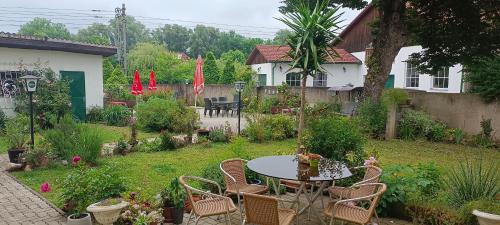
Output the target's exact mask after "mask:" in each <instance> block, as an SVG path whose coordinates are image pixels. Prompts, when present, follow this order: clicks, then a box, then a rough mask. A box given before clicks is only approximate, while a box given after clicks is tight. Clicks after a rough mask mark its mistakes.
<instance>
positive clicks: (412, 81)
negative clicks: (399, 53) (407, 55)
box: [405, 61, 420, 88]
mask: <svg viewBox="0 0 500 225" xmlns="http://www.w3.org/2000/svg"><path fill="white" fill-rule="evenodd" d="M405 87H406V88H419V87H420V73H419V71H418V69H417V65H416V64H415V63H412V62H410V61H406V70H405Z"/></svg>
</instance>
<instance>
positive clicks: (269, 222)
mask: <svg viewBox="0 0 500 225" xmlns="http://www.w3.org/2000/svg"><path fill="white" fill-rule="evenodd" d="M243 200H244V201H243V204H244V205H245V220H243V224H246V223H251V224H259V225H290V224H292V222H293V219H294V218H295V217H296V216H297V214H298V212H297V211H298V205H295V206H296V207H295V210H293V209H285V208H278V201H286V202H290V203H293V202H292V201H288V200H284V199H277V198H274V197H270V196H263V195H256V194H249V193H243ZM296 223H297V224H299V222H298V219H297V220H296Z"/></svg>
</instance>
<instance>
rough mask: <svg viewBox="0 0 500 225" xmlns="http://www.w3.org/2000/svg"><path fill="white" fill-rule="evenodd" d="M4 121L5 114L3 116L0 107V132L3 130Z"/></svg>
mask: <svg viewBox="0 0 500 225" xmlns="http://www.w3.org/2000/svg"><path fill="white" fill-rule="evenodd" d="M6 123H7V116H5V112H4V111H3V110H1V109H0V133H2V134H3V132H4V131H5V124H6Z"/></svg>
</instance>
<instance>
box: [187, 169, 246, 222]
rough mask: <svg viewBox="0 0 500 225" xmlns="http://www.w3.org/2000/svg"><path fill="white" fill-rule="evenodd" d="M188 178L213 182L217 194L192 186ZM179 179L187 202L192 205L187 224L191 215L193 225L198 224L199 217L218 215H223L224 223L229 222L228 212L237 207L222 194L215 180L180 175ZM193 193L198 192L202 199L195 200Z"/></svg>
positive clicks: (233, 210)
mask: <svg viewBox="0 0 500 225" xmlns="http://www.w3.org/2000/svg"><path fill="white" fill-rule="evenodd" d="M190 180H192V181H196V182H205V183H210V184H213V185H215V186H217V188H218V190H219V194H214V193H210V192H207V191H202V190H199V189H196V188H193V187H191V186H189V184H188V181H190ZM179 181H180V182H181V184H182V186H184V189H186V193H187V195H188V200H189V203H191V205H192V207H193V208H192V210H191V213H190V214H189V219H188V221H187V223H186V224H187V225H189V222H191V218H192V217H193V215H194V217H195V219H194V223H195V225H197V224H198V222H199V220H200V219H201V218H204V217H209V216H218V215H224V217H225V220H226V224H227V225H230V224H231V215H230V214H231V213H234V212H236V211H237V210H238V209H237V208H236V206H235V205H234V203H233V201H232V200H231V198H228V197H226V196H223V195H222V191H221V187H220V185H219V184H218V183H217V182H214V181H211V180H207V179H203V178H201V177H193V176H181V177H180V178H179ZM193 193H198V194H200V196H201V198H202V199H201V200H199V201H196V202H195V201H194V199H193Z"/></svg>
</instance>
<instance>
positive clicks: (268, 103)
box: [260, 96, 279, 113]
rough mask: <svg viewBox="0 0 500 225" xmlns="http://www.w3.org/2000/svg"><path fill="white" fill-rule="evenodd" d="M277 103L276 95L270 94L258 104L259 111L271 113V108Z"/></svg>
mask: <svg viewBox="0 0 500 225" xmlns="http://www.w3.org/2000/svg"><path fill="white" fill-rule="evenodd" d="M278 104H279V101H278V98H277V97H276V96H271V97H268V98H265V99H264V100H263V101H262V103H261V105H260V112H261V113H271V108H273V107H277V106H278Z"/></svg>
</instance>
